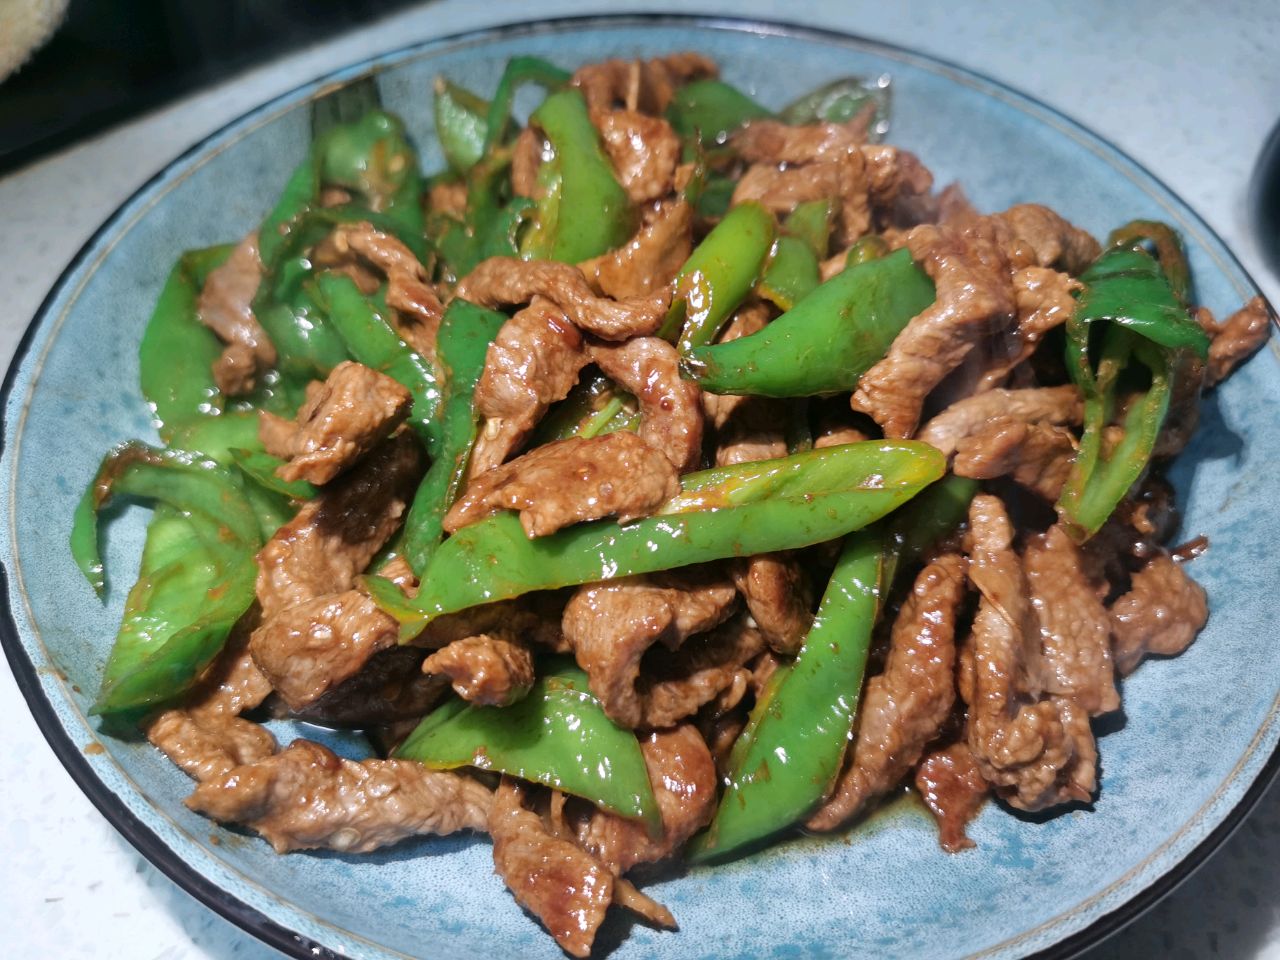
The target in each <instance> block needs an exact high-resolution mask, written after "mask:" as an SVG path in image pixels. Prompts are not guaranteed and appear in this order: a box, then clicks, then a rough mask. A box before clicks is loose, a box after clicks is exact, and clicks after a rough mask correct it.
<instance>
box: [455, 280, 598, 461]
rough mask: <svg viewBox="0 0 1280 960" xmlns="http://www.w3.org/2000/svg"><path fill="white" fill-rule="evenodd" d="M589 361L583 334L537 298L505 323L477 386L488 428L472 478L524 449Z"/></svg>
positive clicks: (478, 401) (483, 433)
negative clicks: (518, 450) (524, 445)
mask: <svg viewBox="0 0 1280 960" xmlns="http://www.w3.org/2000/svg"><path fill="white" fill-rule="evenodd" d="M587 362H588V361H587V355H586V353H585V352H584V350H583V346H582V334H580V333H579V332H578V328H577V327H575V326H574V325H573V324H571V323H570V322H569V320H568V318H567V317H566V316H565V315H564V311H562V310H561V309H560V308H559V307H557V306H556V305H555V304H554V303H552V302H551V301H550V300H547V299H545V298H543V297H534V298H533V300H532V302H531V303H530V304H529V306H527V307H525V308H524V309H523V310H520V311H518V312H517V313H516V314H515V316H513V317H512V318H511V319H510V320H508V321H507V322H506V323H504V324H503V325H502V329H501V330H499V331H498V335H497V336H496V337H495V338H494V341H493V343H491V344H490V345H489V351H488V353H487V354H486V355H485V361H484V372H483V373H482V374H481V375H480V380H479V382H478V383H477V384H476V392H475V402H476V410H477V411H478V412H479V414H480V415H481V416H482V417H483V418H484V426H483V428H482V429H481V430H480V435H479V437H478V438H477V440H476V448H475V451H474V452H473V453H472V455H471V467H470V473H471V476H473V477H478V476H480V474H482V473H484V472H486V471H488V470H492V469H493V468H494V467H496V466H499V465H500V464H502V463H504V462H505V461H506V459H507V458H508V457H509V456H510V455H511V454H512V453H513V452H514V451H515V450H517V449H519V448H520V447H521V446H522V445H523V444H524V442H525V440H526V439H527V438H528V436H529V433H530V432H531V431H532V430H533V428H534V427H535V426H536V425H537V423H538V421H539V420H541V419H542V415H543V414H544V413H546V411H547V408H548V407H549V406H550V405H551V404H552V403H555V402H556V401H557V400H563V399H564V398H565V397H566V396H568V395H569V391H570V390H572V389H573V385H574V384H575V383H577V382H578V374H579V373H580V372H581V371H582V368H583V367H584V366H586V364H587Z"/></svg>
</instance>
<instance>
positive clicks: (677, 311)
mask: <svg viewBox="0 0 1280 960" xmlns="http://www.w3.org/2000/svg"><path fill="white" fill-rule="evenodd" d="M776 228H777V224H776V222H775V221H774V219H773V214H771V213H770V212H769V211H768V210H766V209H765V208H764V207H762V206H761V205H760V204H758V203H754V202H751V203H741V204H739V205H738V206H736V207H734V208H733V209H732V210H730V211H729V212H728V214H726V215H725V218H724V219H723V220H721V221H720V222H719V223H718V224H716V226H715V229H713V230H712V231H711V232H710V233H708V234H707V235H706V237H704V238H703V240H702V242H701V243H700V244H698V246H697V248H696V249H695V250H694V251H693V253H692V254H690V255H689V259H688V260H686V261H685V263H684V266H683V267H681V268H680V273H679V274H678V275H677V276H676V294H675V297H674V299H673V300H672V302H671V310H670V311H669V312H668V313H667V318H666V320H665V321H664V322H663V325H662V328H661V329H660V330H659V331H658V336H660V337H663V338H665V339H667V340H673V339H675V336H676V333H677V332H679V333H680V340H679V343H678V344H677V347H678V349H679V350H680V352H681V353H687V352H688V351H690V350H692V349H693V348H694V347H698V346H701V345H702V344H704V343H710V342H711V341H712V340H714V339H715V338H716V335H717V334H718V333H719V332H720V328H721V327H723V326H724V324H725V321H727V320H728V319H729V316H730V314H732V313H733V311H734V310H736V309H738V305H739V304H741V303H742V301H743V300H744V299H746V296H747V294H748V293H750V292H751V290H752V288H753V287H754V286H755V285H756V283H757V282H758V281H759V279H760V272H761V270H762V269H763V268H764V264H765V262H766V259H767V258H768V256H769V250H770V248H771V247H772V245H773V238H774V234H775V232H776ZM682 325H683V327H682Z"/></svg>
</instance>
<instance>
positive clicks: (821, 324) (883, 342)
mask: <svg viewBox="0 0 1280 960" xmlns="http://www.w3.org/2000/svg"><path fill="white" fill-rule="evenodd" d="M933 298H934V288H933V281H931V280H930V279H929V278H928V276H927V275H926V274H925V272H924V271H923V270H921V269H920V268H919V267H918V266H916V264H915V263H913V262H912V260H911V254H910V253H908V252H907V251H906V250H899V251H898V252H897V253H894V254H892V255H891V256H888V257H885V258H884V259H882V260H874V261H871V262H869V263H864V264H861V265H859V266H857V267H850V268H848V269H846V270H844V271H842V272H841V273H838V274H836V275H835V276H834V277H832V278H831V279H830V280H828V281H827V282H826V283H824V284H822V285H821V286H820V287H818V288H817V289H816V290H814V291H813V292H812V293H810V294H809V295H808V296H807V297H805V298H804V299H803V300H801V301H800V302H799V303H798V304H797V305H796V307H795V308H794V309H792V310H789V311H788V312H787V313H784V314H783V315H782V316H781V317H779V318H778V319H777V320H774V321H773V322H772V323H771V324H769V325H768V326H767V327H765V328H764V329H763V330H760V331H758V332H757V333H753V334H751V335H750V336H746V337H742V338H740V339H738V340H731V341H729V342H728V343H718V344H714V345H712V346H704V347H698V348H697V349H695V350H693V351H691V352H690V353H689V355H688V357H687V358H686V359H685V360H684V366H683V369H684V373H685V375H686V376H688V377H689V378H690V379H693V380H696V381H697V383H698V385H699V386H700V387H702V389H704V390H707V391H710V392H711V393H736V394H751V395H758V396H765V397H802V396H813V395H816V394H824V393H840V392H844V391H847V390H851V389H853V388H854V387H855V386H856V385H857V382H858V378H859V377H861V376H862V374H863V373H865V372H866V371H867V370H868V369H870V367H871V366H872V365H873V364H874V363H875V362H876V361H878V360H879V359H880V358H881V357H883V356H884V354H885V351H886V350H888V349H889V345H890V344H892V343H893V340H894V338H895V337H896V336H897V335H898V334H899V333H900V332H901V331H902V329H903V327H905V326H906V325H907V322H908V321H910V320H911V318H912V317H914V316H916V315H917V314H918V313H920V312H921V311H922V310H924V309H925V308H926V307H928V306H929V304H931V303H932V302H933Z"/></svg>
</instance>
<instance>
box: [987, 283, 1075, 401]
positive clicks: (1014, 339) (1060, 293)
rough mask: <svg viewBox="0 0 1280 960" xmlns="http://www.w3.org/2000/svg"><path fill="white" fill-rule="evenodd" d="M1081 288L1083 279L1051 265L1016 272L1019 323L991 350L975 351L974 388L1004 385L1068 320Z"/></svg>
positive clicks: (1015, 285) (1014, 289) (1015, 284)
mask: <svg viewBox="0 0 1280 960" xmlns="http://www.w3.org/2000/svg"><path fill="white" fill-rule="evenodd" d="M1079 289H1080V283H1079V281H1077V280H1073V279H1072V278H1071V277H1069V276H1068V275H1067V274H1065V273H1059V272H1058V271H1057V270H1051V269H1049V268H1048V267H1023V268H1022V269H1021V270H1018V271H1017V272H1016V273H1015V274H1014V275H1013V293H1014V297H1015V299H1016V301H1017V305H1018V321H1017V324H1016V325H1015V326H1014V328H1013V329H1012V330H1010V331H1009V332H1007V333H1006V334H1004V335H1003V336H1001V337H1000V338H998V339H997V340H996V344H995V346H994V348H992V349H991V350H990V351H989V352H988V351H979V350H975V351H974V353H973V354H971V356H970V359H971V360H973V359H976V360H977V363H976V365H975V366H976V368H977V369H976V370H975V375H974V377H973V378H972V379H973V381H974V386H973V388H972V392H973V393H980V392H982V391H983V390H990V389H991V388H993V387H999V386H1002V385H1003V384H1004V382H1005V380H1006V379H1007V378H1008V376H1009V374H1010V372H1012V371H1013V369H1014V368H1015V367H1017V366H1018V365H1019V364H1020V363H1022V362H1023V361H1025V360H1027V359H1028V358H1029V357H1030V356H1031V354H1033V353H1035V350H1036V347H1038V346H1039V345H1040V341H1041V339H1042V338H1043V337H1044V335H1045V334H1046V333H1048V332H1049V331H1050V330H1052V329H1053V328H1054V327H1057V326H1060V325H1061V324H1064V323H1066V322H1067V319H1068V318H1069V317H1070V316H1071V314H1072V312H1074V310H1075V306H1076V300H1075V297H1073V296H1072V293H1073V292H1074V291H1076V290H1079Z"/></svg>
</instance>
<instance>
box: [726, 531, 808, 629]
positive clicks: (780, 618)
mask: <svg viewBox="0 0 1280 960" xmlns="http://www.w3.org/2000/svg"><path fill="white" fill-rule="evenodd" d="M733 582H734V584H735V585H736V586H737V588H738V592H739V593H741V594H742V599H743V600H744V601H746V604H747V610H749V611H750V613H751V619H752V620H754V621H755V622H756V626H757V627H759V628H760V632H761V633H762V634H763V635H764V638H765V641H766V642H767V643H768V644H769V646H770V647H771V648H772V649H774V650H776V651H777V652H778V653H785V654H794V653H796V652H797V651H798V650H799V649H800V645H801V644H802V643H804V638H805V634H807V633H808V632H809V626H810V625H811V624H812V623H813V591H812V590H811V589H810V588H809V578H808V577H807V576H805V573H804V570H803V568H801V566H800V564H799V562H798V561H797V560H796V559H795V558H794V557H789V556H785V555H782V554H776V553H765V554H760V555H759V556H755V557H749V558H747V559H746V560H743V561H741V562H740V563H738V564H736V565H735V566H734V568H733Z"/></svg>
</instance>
